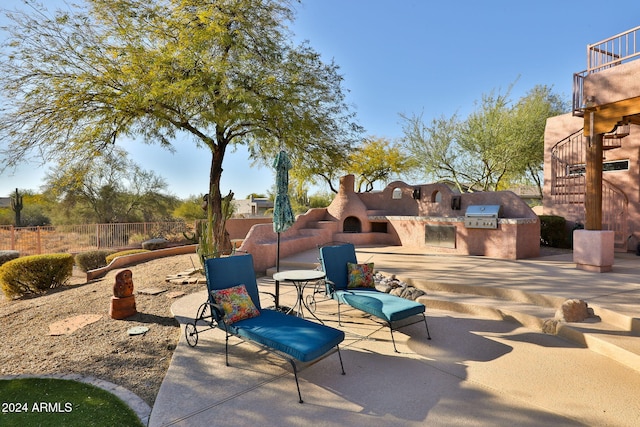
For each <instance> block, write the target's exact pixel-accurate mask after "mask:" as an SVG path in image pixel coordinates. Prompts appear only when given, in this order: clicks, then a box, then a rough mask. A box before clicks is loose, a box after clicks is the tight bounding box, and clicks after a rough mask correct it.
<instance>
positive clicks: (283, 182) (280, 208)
mask: <svg viewBox="0 0 640 427" xmlns="http://www.w3.org/2000/svg"><path fill="white" fill-rule="evenodd" d="M273 166H274V167H275V169H276V200H275V203H274V207H273V231H275V232H276V233H277V234H278V240H277V244H276V272H278V271H280V233H282V232H283V231H286V230H288V229H289V227H291V225H293V223H294V222H295V220H296V219H295V216H294V215H293V210H292V209H291V202H290V200H289V169H291V162H290V161H289V156H288V155H287V153H286V152H285V151H280V153H278V155H277V156H276V158H275V161H274V162H273ZM275 303H276V310H278V309H279V306H280V282H278V281H277V280H276V301H275Z"/></svg>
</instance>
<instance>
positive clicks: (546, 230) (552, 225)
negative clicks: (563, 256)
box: [540, 215, 571, 248]
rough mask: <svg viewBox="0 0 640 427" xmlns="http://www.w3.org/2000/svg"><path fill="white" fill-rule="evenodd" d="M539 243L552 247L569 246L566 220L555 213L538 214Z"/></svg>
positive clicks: (569, 239)
mask: <svg viewBox="0 0 640 427" xmlns="http://www.w3.org/2000/svg"><path fill="white" fill-rule="evenodd" d="M540 244H541V245H544V246H550V247H552V248H570V247H571V234H570V233H569V231H568V230H567V220H565V219H564V218H563V217H561V216H557V215H540Z"/></svg>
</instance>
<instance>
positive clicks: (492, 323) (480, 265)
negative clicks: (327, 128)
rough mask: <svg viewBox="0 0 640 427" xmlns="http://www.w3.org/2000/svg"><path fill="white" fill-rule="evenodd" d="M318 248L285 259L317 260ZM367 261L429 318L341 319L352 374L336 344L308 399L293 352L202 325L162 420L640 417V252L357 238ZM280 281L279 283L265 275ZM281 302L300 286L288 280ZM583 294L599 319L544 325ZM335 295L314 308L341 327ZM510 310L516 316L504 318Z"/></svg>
mask: <svg viewBox="0 0 640 427" xmlns="http://www.w3.org/2000/svg"><path fill="white" fill-rule="evenodd" d="M315 255H316V253H315V251H312V252H309V253H303V254H300V255H299V256H297V257H294V258H293V259H289V260H287V262H283V263H282V264H281V265H282V268H283V269H285V268H302V267H308V266H311V265H313V262H314V261H315ZM358 259H359V261H360V262H364V261H372V262H374V263H375V265H376V269H377V270H380V271H382V272H384V273H385V274H396V275H397V276H398V277H399V278H401V279H403V280H406V281H408V282H411V283H413V284H414V285H415V286H417V287H420V288H422V289H424V290H425V291H426V292H427V296H426V297H423V299H422V300H421V301H425V304H426V305H427V316H428V322H429V329H430V331H431V336H432V337H433V339H432V340H431V341H428V340H427V339H426V331H425V329H424V324H421V323H418V324H414V325H411V326H408V327H406V328H404V329H402V330H401V331H400V332H397V333H395V336H396V342H397V343H398V349H399V351H400V352H399V353H394V351H393V346H392V344H391V340H390V335H389V331H388V329H386V328H383V327H381V325H379V324H378V323H376V322H374V321H372V320H370V319H368V318H366V317H364V316H362V314H361V313H360V312H358V311H355V310H352V311H349V312H348V313H347V315H346V316H344V317H343V320H346V322H343V326H341V328H343V329H344V330H345V332H346V334H347V338H346V340H345V342H344V343H343V344H342V346H341V352H342V357H343V360H344V367H345V371H346V373H347V374H346V375H345V376H343V375H340V368H339V362H338V358H337V355H336V354H333V355H331V356H329V357H327V358H326V359H324V360H322V361H320V362H319V363H317V364H315V365H312V366H309V367H308V368H306V369H304V370H303V371H302V372H301V373H300V375H299V376H300V386H301V391H302V396H303V398H304V400H305V403H304V404H299V403H298V402H297V394H296V389H295V381H294V379H293V375H292V373H291V368H290V366H289V364H288V363H287V362H284V361H283V360H282V359H280V358H277V357H275V356H273V355H269V354H267V353H263V352H261V351H258V350H257V348H256V347H254V346H253V345H252V344H249V343H244V342H242V341H240V340H237V339H234V338H232V339H231V341H230V344H231V348H230V364H231V366H228V367H227V366H226V365H225V363H224V333H223V332H221V331H219V330H209V331H205V332H202V333H200V334H199V341H198V345H197V346H196V347H194V348H191V347H189V346H188V345H187V344H186V342H185V340H184V337H181V340H180V342H179V344H178V347H177V348H176V351H175V353H174V356H173V360H172V362H171V366H170V368H169V371H168V372H167V376H166V377H165V379H164V382H163V384H162V387H161V389H160V392H159V394H158V397H157V399H156V402H155V404H154V407H153V409H152V412H151V416H150V422H149V425H150V426H153V427H159V426H246V425H252V424H257V425H261V426H298V425H305V424H313V425H317V426H344V425H349V426H367V427H369V426H371V425H385V426H424V425H434V426H495V425H518V426H538V425H567V426H571V425H599V426H633V425H639V424H640V399H638V398H637V392H638V390H640V364H638V365H637V366H636V363H637V357H638V354H640V351H639V352H635V350H634V349H635V348H637V346H638V345H639V343H638V341H640V336H639V334H638V330H637V327H638V319H637V318H636V317H635V316H637V311H638V307H640V284H639V279H638V277H640V276H639V273H640V258H638V257H636V256H635V255H631V254H617V255H616V262H615V265H614V269H613V271H612V272H610V273H590V272H585V271H582V270H577V269H575V267H574V264H573V263H572V261H571V255H570V254H563V255H554V256H547V257H541V258H537V259H532V260H519V261H506V260H496V259H490V258H485V257H466V256H446V255H434V254H418V253H413V252H411V251H406V250H403V249H402V248H398V247H371V248H369V247H364V248H358ZM259 283H260V286H261V288H263V289H264V290H266V291H269V290H272V289H273V281H272V280H271V279H270V278H268V277H265V278H261V279H260V280H259ZM280 289H281V298H282V301H283V304H284V305H287V304H292V301H293V298H294V296H295V292H294V290H293V288H292V287H289V286H286V285H285V286H283V285H282V284H281V288H280ZM566 298H581V299H584V300H585V301H587V302H588V303H589V305H590V306H592V307H594V310H595V311H596V314H597V315H601V321H598V322H595V321H591V322H585V323H581V324H571V325H567V328H568V331H569V332H571V333H570V334H569V333H568V334H567V335H563V336H562V337H559V336H554V335H546V334H543V333H541V332H540V331H539V330H538V329H537V325H539V322H537V321H536V319H543V318H545V317H551V316H553V311H554V308H553V307H552V306H553V304H555V303H556V302H557V301H561V300H563V299H566ZM205 299H206V293H205V292H204V291H203V292H200V293H196V294H192V295H189V296H187V297H184V298H182V299H180V300H178V301H177V302H176V303H175V304H174V305H173V307H172V311H173V314H174V315H175V316H176V318H177V319H178V320H179V322H180V323H181V324H183V325H184V323H186V322H189V321H191V320H192V318H193V317H194V316H195V315H196V310H197V308H198V306H199V305H200V304H201V303H202V302H203V301H204V300H205ZM335 312H336V306H335V303H334V302H332V301H326V302H321V303H319V304H318V310H317V312H316V314H318V316H319V317H320V318H321V319H323V320H324V321H325V322H326V323H327V324H328V325H331V326H334V327H340V326H338V325H337V322H336V320H337V317H336V315H335ZM505 320H507V321H505Z"/></svg>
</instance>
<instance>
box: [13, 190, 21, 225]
mask: <svg viewBox="0 0 640 427" xmlns="http://www.w3.org/2000/svg"><path fill="white" fill-rule="evenodd" d="M22 207H23V203H22V195H21V194H20V193H18V189H17V188H16V193H15V194H12V195H11V210H12V211H14V212H15V214H16V227H20V211H22Z"/></svg>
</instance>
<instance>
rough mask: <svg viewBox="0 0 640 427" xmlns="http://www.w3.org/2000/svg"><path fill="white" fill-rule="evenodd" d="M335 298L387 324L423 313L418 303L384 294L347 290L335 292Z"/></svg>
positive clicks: (364, 290)
mask: <svg viewBox="0 0 640 427" xmlns="http://www.w3.org/2000/svg"><path fill="white" fill-rule="evenodd" d="M335 296H336V297H337V298H338V300H339V301H341V302H344V303H346V304H349V305H350V306H351V307H353V308H357V309H358V310H362V311H364V312H365V313H369V314H371V315H373V316H376V317H378V318H380V319H383V320H386V321H387V322H395V321H398V320H403V319H406V318H407V317H411V316H415V315H416V314H420V313H424V311H425V306H424V305H423V304H420V303H419V302H416V301H411V300H408V299H406V298H402V297H399V296H396V295H390V294H388V293H386V292H379V291H372V290H366V289H353V290H352V289H349V290H345V291H337V292H336V295H335Z"/></svg>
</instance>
